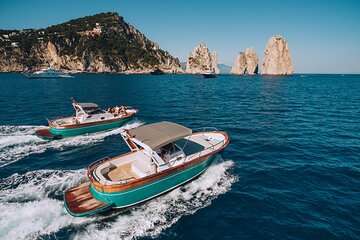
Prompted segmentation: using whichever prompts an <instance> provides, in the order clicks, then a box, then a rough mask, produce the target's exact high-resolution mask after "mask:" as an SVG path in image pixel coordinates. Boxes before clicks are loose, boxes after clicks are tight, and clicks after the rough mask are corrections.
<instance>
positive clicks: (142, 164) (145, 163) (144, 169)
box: [131, 158, 156, 177]
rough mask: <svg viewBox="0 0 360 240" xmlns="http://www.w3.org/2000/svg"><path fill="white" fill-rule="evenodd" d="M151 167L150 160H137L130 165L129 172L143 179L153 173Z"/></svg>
mask: <svg viewBox="0 0 360 240" xmlns="http://www.w3.org/2000/svg"><path fill="white" fill-rule="evenodd" d="M152 165H153V164H152V162H151V159H150V158H138V159H136V160H135V161H134V162H133V163H132V164H131V170H132V171H133V172H134V173H136V174H137V175H139V176H140V177H145V176H147V175H150V174H152V173H155V172H154V171H156V170H154V168H153V167H152Z"/></svg>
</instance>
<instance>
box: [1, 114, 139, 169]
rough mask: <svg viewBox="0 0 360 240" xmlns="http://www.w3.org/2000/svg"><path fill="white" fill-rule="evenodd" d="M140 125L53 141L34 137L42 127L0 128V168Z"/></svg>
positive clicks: (88, 142)
mask: <svg viewBox="0 0 360 240" xmlns="http://www.w3.org/2000/svg"><path fill="white" fill-rule="evenodd" d="M142 124H143V123H142V122H140V121H138V120H135V119H134V120H131V121H130V122H128V123H127V124H125V125H124V126H123V127H122V128H117V129H114V130H111V131H104V132H97V133H92V134H86V135H80V136H75V137H69V138H64V139H60V140H54V141H45V140H43V139H41V138H38V137H36V136H35V135H34V134H35V131H36V130H38V129H41V128H44V126H0V167H4V166H6V165H9V164H11V163H14V162H16V161H18V160H20V159H22V158H24V157H26V156H28V155H30V154H38V153H43V152H45V151H46V150H47V149H59V150H62V149H63V148H66V147H71V146H80V145H87V144H92V143H98V142H101V141H103V140H104V138H106V137H108V136H111V135H115V134H119V133H120V132H121V131H122V129H123V128H125V129H132V128H135V127H138V126H140V125H142Z"/></svg>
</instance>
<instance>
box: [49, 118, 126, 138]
mask: <svg viewBox="0 0 360 240" xmlns="http://www.w3.org/2000/svg"><path fill="white" fill-rule="evenodd" d="M130 119H131V117H128V118H125V119H123V120H120V121H116V122H110V123H100V124H95V125H91V126H85V127H76V128H62V129H60V128H52V127H50V132H51V133H52V134H54V135H58V136H62V137H72V136H77V135H82V134H86V133H93V132H100V131H104V130H109V129H113V128H118V127H121V126H122V125H124V124H125V123H126V122H128V121H129V120H130Z"/></svg>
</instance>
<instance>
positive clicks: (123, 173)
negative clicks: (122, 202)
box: [107, 163, 139, 181]
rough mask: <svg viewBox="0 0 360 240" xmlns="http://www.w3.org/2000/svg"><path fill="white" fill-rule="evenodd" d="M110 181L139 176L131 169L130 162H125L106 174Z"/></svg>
mask: <svg viewBox="0 0 360 240" xmlns="http://www.w3.org/2000/svg"><path fill="white" fill-rule="evenodd" d="M107 177H108V178H109V179H110V180H111V181H120V180H125V179H129V178H139V176H137V175H136V174H135V173H134V172H133V171H131V163H125V164H122V165H120V166H118V167H117V168H115V169H114V170H112V171H110V172H109V173H108V174H107Z"/></svg>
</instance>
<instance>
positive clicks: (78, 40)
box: [0, 13, 183, 73]
mask: <svg viewBox="0 0 360 240" xmlns="http://www.w3.org/2000/svg"><path fill="white" fill-rule="evenodd" d="M49 63H52V64H53V68H56V69H64V70H68V71H79V72H108V73H116V72H121V73H148V72H151V71H153V70H154V69H161V70H162V71H164V72H167V73H175V72H183V70H182V69H181V68H180V62H179V60H178V59H177V58H175V57H173V56H171V55H170V54H169V53H168V52H166V51H164V50H161V49H160V48H159V46H158V45H157V44H156V43H155V42H152V41H150V40H149V39H147V38H146V37H145V36H144V35H143V34H142V33H141V32H139V31H138V30H137V29H136V28H135V27H133V26H131V25H130V24H128V23H126V22H125V21H124V20H123V18H122V17H121V16H119V15H118V14H117V13H102V14H97V15H94V16H89V17H84V18H79V19H75V20H71V21H69V22H66V23H63V24H58V25H54V26H51V27H48V28H45V29H37V30H35V29H28V30H21V31H20V30H0V72H4V71H27V70H37V69H40V68H44V67H46V66H48V64H49Z"/></svg>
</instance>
